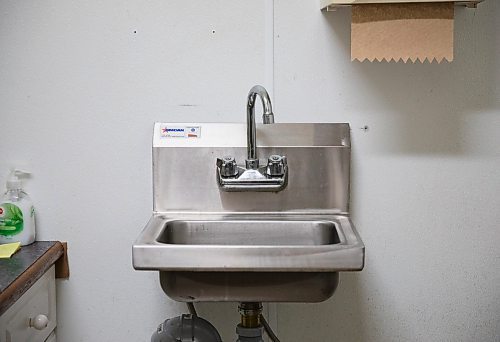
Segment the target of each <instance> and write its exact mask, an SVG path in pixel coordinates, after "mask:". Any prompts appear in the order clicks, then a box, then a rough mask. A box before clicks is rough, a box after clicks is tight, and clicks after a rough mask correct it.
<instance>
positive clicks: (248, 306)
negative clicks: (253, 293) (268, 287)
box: [236, 302, 264, 342]
mask: <svg viewBox="0 0 500 342" xmlns="http://www.w3.org/2000/svg"><path fill="white" fill-rule="evenodd" d="M238 310H239V312H240V315H241V323H240V324H238V325H237V326H236V334H238V339H237V340H236V342H264V340H263V339H262V333H263V331H264V327H263V326H262V325H261V324H260V314H261V313H262V303H258V302H243V303H240V305H239V306H238Z"/></svg>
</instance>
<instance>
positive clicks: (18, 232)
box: [0, 169, 35, 246]
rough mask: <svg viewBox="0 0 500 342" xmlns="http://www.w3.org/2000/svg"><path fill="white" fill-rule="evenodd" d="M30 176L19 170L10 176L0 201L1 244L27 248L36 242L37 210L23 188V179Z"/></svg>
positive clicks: (13, 171) (15, 170)
mask: <svg viewBox="0 0 500 342" xmlns="http://www.w3.org/2000/svg"><path fill="white" fill-rule="evenodd" d="M29 176H30V173H29V172H25V171H22V170H18V169H14V170H12V171H11V173H10V175H9V178H8V180H7V184H6V187H7V191H6V192H5V194H4V195H3V198H2V199H1V201H0V243H11V242H21V245H22V246H25V245H29V244H30V243H33V242H34V241H35V209H34V208H33V203H32V202H31V199H30V197H29V196H28V194H27V193H26V192H24V190H23V187H22V185H23V184H22V179H23V178H28V177H29Z"/></svg>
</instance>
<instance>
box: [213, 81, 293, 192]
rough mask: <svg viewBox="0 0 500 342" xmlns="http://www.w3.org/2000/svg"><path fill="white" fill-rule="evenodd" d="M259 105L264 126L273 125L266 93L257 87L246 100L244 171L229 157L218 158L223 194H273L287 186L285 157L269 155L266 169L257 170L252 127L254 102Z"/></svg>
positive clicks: (254, 135)
mask: <svg viewBox="0 0 500 342" xmlns="http://www.w3.org/2000/svg"><path fill="white" fill-rule="evenodd" d="M257 95H258V96H259V97H260V99H261V101H262V107H263V108H264V113H263V115H262V121H263V122H264V124H273V123H274V114H273V109H272V106H271V99H270V98H269V94H268V93H267V91H266V89H265V88H264V87H262V86H259V85H256V86H254V87H253V88H252V89H250V92H249V93H248V98H247V159H246V160H245V167H242V166H239V165H238V164H237V163H236V160H235V159H234V158H233V157H232V156H225V157H223V158H217V163H216V165H217V181H218V184H219V187H220V189H221V190H222V191H274V192H278V191H281V190H283V189H284V188H285V187H286V185H287V184H288V165H287V159H286V157H285V156H280V155H272V156H270V157H269V158H268V160H267V165H266V166H263V167H260V166H259V159H258V156H257V138H256V126H255V101H256V99H257Z"/></svg>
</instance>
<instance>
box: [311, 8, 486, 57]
mask: <svg viewBox="0 0 500 342" xmlns="http://www.w3.org/2000/svg"><path fill="white" fill-rule="evenodd" d="M482 1H483V0H468V1H446V0H321V6H322V9H323V10H325V11H331V10H334V9H335V8H337V7H340V6H352V23H351V60H352V61H354V60H358V61H361V62H363V61H365V60H368V61H370V62H373V61H387V62H390V61H395V62H398V61H403V62H405V63H406V62H408V61H411V62H416V61H420V62H425V61H426V60H427V61H429V62H433V61H437V62H438V63H440V62H442V61H443V60H446V61H448V62H451V61H453V58H454V56H453V31H454V5H465V6H467V7H472V8H474V7H476V6H477V4H478V3H480V2H482Z"/></svg>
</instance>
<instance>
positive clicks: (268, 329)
mask: <svg viewBox="0 0 500 342" xmlns="http://www.w3.org/2000/svg"><path fill="white" fill-rule="evenodd" d="M260 323H261V324H262V326H264V330H265V331H266V334H267V336H269V338H270V339H271V341H273V342H280V340H279V338H278V336H276V334H275V333H274V331H273V329H271V326H270V325H269V323H267V321H266V319H265V318H264V316H263V315H262V314H261V315H260Z"/></svg>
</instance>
